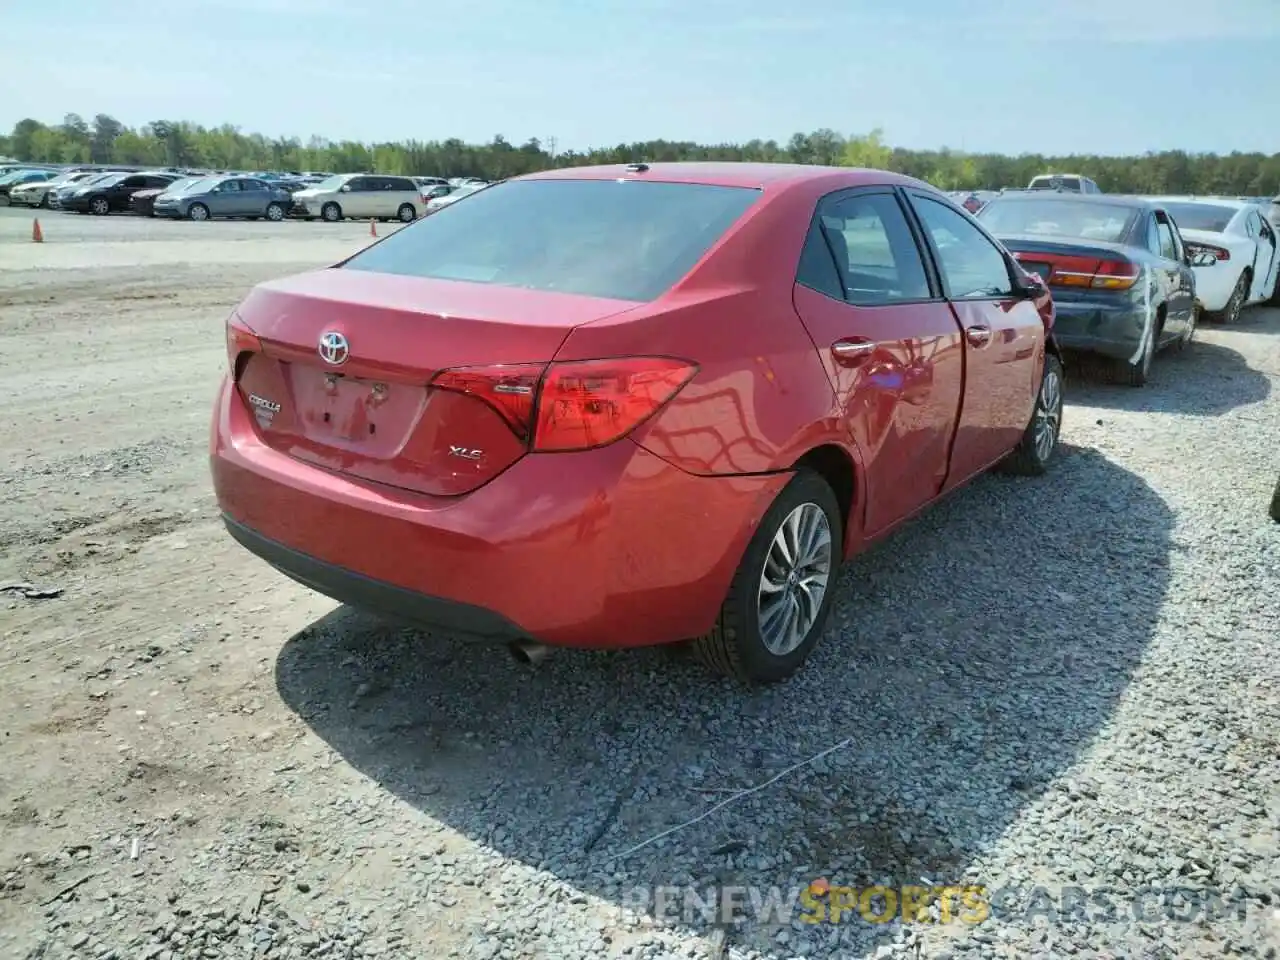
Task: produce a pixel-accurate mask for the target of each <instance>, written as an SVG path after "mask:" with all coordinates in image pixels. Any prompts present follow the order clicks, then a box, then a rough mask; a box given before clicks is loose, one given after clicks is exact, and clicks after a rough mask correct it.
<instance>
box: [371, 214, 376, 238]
mask: <svg viewBox="0 0 1280 960" xmlns="http://www.w3.org/2000/svg"><path fill="white" fill-rule="evenodd" d="M377 235H378V224H377V222H376V221H375V220H374V219H373V217H370V218H369V236H371V237H376V236H377Z"/></svg>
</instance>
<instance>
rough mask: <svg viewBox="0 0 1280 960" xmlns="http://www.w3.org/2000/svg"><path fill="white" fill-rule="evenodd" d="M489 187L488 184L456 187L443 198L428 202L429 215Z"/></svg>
mask: <svg viewBox="0 0 1280 960" xmlns="http://www.w3.org/2000/svg"><path fill="white" fill-rule="evenodd" d="M487 186H488V184H487V183H469V184H463V185H462V186H460V187H455V188H454V189H453V191H452V192H451V193H446V194H445V195H444V196H442V197H432V198H431V199H430V200H428V201H427V213H435V212H436V211H437V210H439V209H440V208H441V207H447V206H449V204H451V203H457V202H458V201H459V200H461V199H462V198H463V197H466V196H470V195H471V194H473V193H475V192H476V191H477V190H483V189H484V188H485V187H487Z"/></svg>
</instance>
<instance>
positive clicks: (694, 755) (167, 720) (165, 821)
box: [0, 211, 1280, 960]
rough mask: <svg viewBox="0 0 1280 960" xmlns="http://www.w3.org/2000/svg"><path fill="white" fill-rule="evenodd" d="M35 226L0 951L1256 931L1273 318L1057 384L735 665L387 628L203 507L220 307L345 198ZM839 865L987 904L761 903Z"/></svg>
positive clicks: (1088, 952)
mask: <svg viewBox="0 0 1280 960" xmlns="http://www.w3.org/2000/svg"><path fill="white" fill-rule="evenodd" d="M41 219H42V226H44V228H45V237H46V243H45V244H44V245H42V246H36V245H33V244H30V243H29V242H27V238H28V236H29V229H30V221H29V217H28V216H25V215H23V214H22V212H20V211H0V358H3V360H2V362H3V369H4V373H5V380H6V387H7V389H6V390H5V391H4V393H3V394H2V395H0V490H2V491H3V493H4V497H3V499H2V500H0V585H5V584H9V583H13V582H23V583H28V584H30V585H31V586H32V587H33V588H34V589H32V590H30V591H22V590H10V591H8V592H7V593H5V594H2V595H0V611H2V612H3V615H2V616H0V623H2V624H3V626H2V627H0V630H2V634H0V636H2V638H3V639H2V642H0V704H4V710H3V712H2V713H0V717H2V718H3V737H2V738H0V822H2V824H3V828H2V829H0V955H2V956H5V957H10V956H11V957H19V958H35V957H45V958H71V957H76V958H80V957H85V958H95V960H106V958H119V960H134V958H163V960H173V958H196V957H200V958H217V957H255V956H258V957H285V958H290V957H292V958H298V957H312V956H315V957H344V958H346V957H376V956H384V957H393V958H400V957H404V958H417V957H444V956H450V957H452V956H458V957H475V958H496V957H502V958H525V957H546V958H566V960H567V958H578V957H583V958H587V957H591V958H596V957H629V958H670V957H686V958H694V957H720V956H732V957H737V958H746V957H753V958H764V957H769V958H790V957H794V956H814V957H840V958H845V957H849V958H853V957H863V956H873V957H882V956H909V957H944V956H957V957H961V956H971V957H982V958H987V957H996V956H1008V957H1035V956H1042V957H1062V956H1069V955H1078V956H1111V957H1133V958H1141V957H1152V958H1156V957H1172V956H1190V957H1200V956H1206V957H1207V956H1222V955H1241V956H1274V955H1275V953H1276V950H1277V949H1280V917H1278V916H1277V908H1280V760H1278V758H1280V692H1277V691H1280V669H1278V668H1277V661H1276V657H1275V649H1276V643H1277V631H1276V623H1277V622H1280V616H1278V614H1280V609H1278V608H1280V601H1278V600H1277V597H1278V596H1280V590H1278V588H1280V582H1278V581H1280V573H1278V571H1280V527H1278V526H1277V525H1276V524H1274V523H1272V522H1271V521H1270V520H1269V519H1268V518H1267V515H1266V509H1267V504H1268V502H1269V500H1270V496H1271V491H1272V488H1273V487H1274V485H1275V482H1276V476H1277V471H1280V448H1278V447H1277V444H1276V442H1275V437H1276V436H1277V434H1278V432H1280V404H1278V403H1277V401H1276V399H1275V397H1274V396H1273V394H1272V388H1273V386H1274V385H1275V382H1276V380H1277V377H1280V311H1259V310H1253V311H1249V312H1247V313H1246V315H1245V317H1244V319H1243V320H1242V322H1241V324H1240V325H1239V326H1238V327H1237V328H1234V329H1225V328H1213V329H1209V330H1204V331H1202V332H1201V333H1200V334H1198V339H1197V342H1196V344H1195V345H1194V346H1193V347H1192V349H1191V350H1190V351H1189V352H1188V353H1187V354H1185V355H1183V356H1178V357H1173V356H1171V357H1164V356H1162V357H1160V358H1158V360H1157V364H1156V369H1155V374H1154V380H1153V383H1152V384H1151V385H1149V386H1148V387H1147V388H1145V389H1142V390H1137V391H1135V390H1131V389H1125V388H1119V387H1108V386H1103V385H1098V384H1093V383H1087V382H1083V383H1082V382H1075V383H1073V384H1072V391H1071V394H1070V400H1071V403H1070V406H1069V407H1068V410H1067V416H1068V420H1067V425H1066V435H1065V439H1066V441H1067V447H1066V449H1065V450H1064V456H1063V458H1062V460H1061V461H1060V463H1059V464H1058V466H1057V469H1056V470H1055V471H1054V472H1053V473H1052V474H1051V475H1050V476H1049V477H1047V478H1044V479H1042V480H1036V481H1028V480H1018V479H1010V478H1003V477H995V476H992V477H986V478H983V479H981V480H979V481H977V482H976V483H974V484H973V485H971V486H970V487H969V488H967V489H965V490H963V491H961V492H959V493H958V494H957V495H955V496H953V497H951V498H950V499H949V500H948V501H947V502H945V503H943V504H940V505H938V506H937V507H936V508H934V509H933V510H931V511H930V512H929V513H927V514H926V515H925V516H924V517H922V518H921V519H920V520H918V521H916V522H915V523H913V524H911V525H910V526H908V527H906V528H904V529H903V530H901V531H900V532H899V533H898V534H897V535H896V536H894V537H893V538H892V539H891V540H890V541H889V542H887V543H885V544H884V545H883V546H882V547H880V548H879V549H877V550H876V551H874V552H873V553H872V554H870V555H868V556H866V557H863V558H860V559H859V560H858V561H856V562H855V563H853V564H851V565H850V566H849V567H848V568H847V569H846V571H845V573H844V576H843V580H842V586H841V593H840V597H839V600H838V602H837V605H836V609H835V614H834V619H833V623H832V626H831V629H830V632H829V635H828V637H827V639H826V641H825V643H824V644H823V645H822V647H821V648H820V649H819V652H818V653H817V654H816V656H815V658H814V659H813V661H812V662H811V663H810V664H809V666H808V667H807V668H806V670H805V671H804V672H803V673H802V674H801V675H800V676H798V677H797V678H796V679H795V680H793V681H792V682H790V683H788V684H786V685H784V686H781V687H778V688H775V689H770V690H766V691H759V692H744V691H742V690H741V689H739V688H737V687H734V686H732V685H731V684H728V683H727V682H722V681H720V680H718V679H715V678H713V677H710V676H708V675H707V674H706V673H704V672H703V671H702V670H700V669H699V668H698V667H696V666H695V665H694V664H692V663H691V662H689V661H688V660H686V659H684V658H682V657H679V656H676V657H670V656H667V655H664V654H663V653H662V652H659V651H643V652H636V653H618V654H586V653H560V654H556V655H553V656H552V657H550V658H549V659H547V660H546V661H545V662H544V663H543V664H541V665H540V666H539V667H538V668H536V669H529V668H527V667H522V666H520V665H519V664H516V663H515V662H513V661H512V660H511V658H510V657H509V656H508V655H507V654H506V653H505V652H504V651H502V650H500V649H493V648H487V647H484V646H475V645H467V644H464V643H461V642H457V641H455V640H452V639H450V638H448V637H442V636H430V635H425V634H422V633H419V632H414V631H406V630H402V629H398V628H396V627H393V626H388V625H386V624H383V623H380V622H378V621H376V620H373V619H371V618H369V617H367V616H365V615H360V614H356V613H353V612H351V611H349V610H346V609H343V608H336V609H335V606H334V604H333V603H332V602H330V601H327V600H325V599H324V598H322V597H318V596H316V595H314V594H311V593H309V592H308V591H306V590H304V589H303V588H301V587H299V586H297V585H295V584H293V583H291V582H289V581H287V580H285V579H284V578H282V577H280V576H279V575H277V574H275V573H274V572H273V571H271V570H270V569H269V568H267V567H266V566H265V565H263V564H262V563H261V562H259V561H258V560H256V559H255V558H253V557H252V556H250V555H248V554H247V553H245V552H244V551H243V550H241V549H239V548H238V547H236V546H235V545H234V544H233V543H232V542H231V541H230V540H229V538H227V537H226V535H225V534H224V533H223V532H222V531H221V530H220V528H219V526H218V524H217V523H216V521H215V517H214V511H213V504H212V500H211V497H210V494H209V488H208V481H207V467H206V461H205V444H206V430H207V423H208V415H209V404H210V401H211V397H212V392H213V389H214V386H215V384H216V381H217V378H218V376H219V373H220V371H221V368H222V365H223V364H224V363H225V355H224V350H223V339H222V328H221V325H222V321H223V319H224V317H225V316H226V313H227V311H228V309H229V308H230V306H231V305H232V304H234V303H235V302H236V300H237V299H238V298H239V297H240V296H242V295H243V293H244V291H245V290H246V289H247V287H248V286H249V285H251V284H252V283H254V282H256V281H258V280H260V279H264V278H266V277H269V276H272V275H277V274H280V273H283V272H287V271H290V270H294V269H298V268H301V267H305V266H310V265H318V264H320V263H323V262H325V261H327V260H332V259H335V258H337V257H340V256H342V255H343V254H344V253H346V252H349V251H352V250H354V249H357V248H358V247H359V246H360V245H361V244H363V243H364V242H367V226H364V225H361V224H344V225H337V226H331V225H320V224H293V223H290V224H281V225H268V224H265V223H244V224H239V223H213V224H155V223H151V222H148V221H138V220H131V219H128V218H123V217H112V218H107V219H105V220H98V219H94V218H88V217H77V216H74V215H59V214H49V215H47V216H44V217H42V218H41ZM380 232H382V228H381V227H380ZM58 591H60V592H58ZM49 593H57V595H56V596H49V595H47V594H49ZM823 751H829V752H827V753H825V755H824V756H822V757H821V758H820V759H818V760H816V761H814V762H812V763H807V764H804V765H802V766H800V767H799V768H797V769H794V770H790V772H787V771H788V770H789V768H791V767H793V766H794V765H796V764H799V763H801V762H802V761H805V760H807V759H808V758H810V757H813V756H815V755H817V754H819V753H822V752H823ZM779 774H782V776H781V777H780V778H779V779H777V780H776V781H775V782H773V783H771V784H769V785H768V786H765V787H764V788H762V789H758V790H755V791H754V792H751V793H749V794H746V795H741V796H740V795H738V794H737V793H735V791H740V790H743V789H751V788H753V787H755V786H756V785H759V784H762V783H765V782H766V781H769V780H770V779H771V778H774V777H777V776H778V775H779ZM722 803H723V804H725V805H724V806H723V807H721V808H719V809H713V808H716V807H717V805H719V804H722ZM702 815H706V816H703V818H702V819H701V820H699V821H698V822H696V823H694V824H692V825H690V826H688V827H686V828H683V829H680V830H677V831H676V832H674V833H671V834H669V835H668V836H666V837H664V838H662V839H660V840H658V841H656V842H652V843H648V844H646V845H644V846H642V847H640V849H634V848H636V847H637V845H640V844H645V841H647V840H649V839H650V838H652V837H654V836H655V835H658V834H660V833H662V832H663V831H667V830H670V829H672V828H675V827H677V826H679V825H680V824H682V823H684V822H687V821H689V820H691V819H694V818H696V817H699V816H702ZM819 878H822V879H823V880H825V881H826V882H827V883H828V884H829V885H830V886H831V890H830V891H829V892H826V893H823V890H824V889H825V888H824V887H823V886H822V884H820V883H819V884H817V885H812V884H813V882H814V881H816V880H818V879H819ZM872 885H884V886H887V887H890V888H893V889H894V890H896V891H897V892H898V893H899V894H900V893H901V889H902V887H903V886H904V885H918V886H921V887H935V886H937V887H944V886H947V887H969V886H974V887H982V888H984V890H983V891H982V892H975V891H970V892H969V893H968V894H967V895H968V896H969V898H970V901H969V904H968V907H969V908H973V907H974V906H975V904H977V905H978V906H979V907H981V905H982V904H987V906H986V907H984V908H981V909H979V910H977V911H976V912H975V910H974V909H968V910H967V912H965V911H960V909H959V907H960V904H957V905H956V906H955V907H954V908H952V909H950V910H949V916H950V921H951V922H947V923H943V922H908V923H903V922H901V914H902V912H903V911H902V909H901V902H900V901H901V898H900V896H895V897H894V898H893V899H894V900H895V901H897V903H896V904H893V905H892V906H897V908H898V909H897V914H898V917H899V919H897V920H894V921H892V922H884V923H875V922H870V921H868V920H867V919H863V918H861V917H859V916H857V914H856V913H853V914H849V913H846V914H845V915H844V916H843V917H842V921H843V922H839V923H832V922H823V923H817V924H810V923H805V922H803V919H802V917H804V916H808V917H810V918H812V917H813V916H814V911H815V910H816V909H818V907H820V906H821V907H825V905H827V904H831V903H840V904H844V905H846V906H847V905H848V904H849V903H850V902H851V901H854V900H856V899H857V893H856V891H855V892H854V893H850V892H849V890H848V889H847V888H866V887H868V886H872ZM806 889H807V890H808V891H809V892H808V893H806V894H805V895H804V897H805V899H800V900H795V899H793V898H794V895H795V893H796V892H797V891H800V890H806ZM1158 891H1165V895H1164V896H1165V900H1167V901H1168V903H1166V904H1162V903H1161V900H1160V898H1159V896H1158V895H1157V893H1158ZM1176 891H1182V893H1176ZM717 892H718V893H719V895H720V896H721V897H723V898H727V899H731V900H732V902H733V903H734V904H736V905H737V907H738V914H739V915H738V916H736V917H735V916H729V915H728V911H716V910H707V909H703V908H705V906H706V905H705V904H704V903H702V902H701V898H710V897H713V896H715V895H716V894H717ZM873 892H874V891H872V892H869V893H868V894H867V896H866V898H865V899H864V906H865V907H866V908H867V909H868V910H871V911H876V912H883V911H884V910H885V909H886V907H888V906H891V905H889V904H886V903H884V902H882V901H881V900H880V899H877V898H876V897H873V896H872V893H873ZM664 896H669V897H670V898H671V899H669V900H663V901H661V904H662V906H661V908H660V907H659V906H657V905H655V900H654V898H655V897H664ZM1187 896H1194V897H1197V898H1201V899H1203V898H1206V897H1207V900H1205V902H1199V903H1197V902H1184V899H1183V898H1184V897H1187ZM815 897H816V898H817V899H814V898H815ZM771 898H773V899H771ZM961 899H962V900H963V897H962V898H961ZM924 902H925V903H927V899H926V900H925V901H924ZM946 902H947V904H948V906H949V907H950V906H951V902H950V899H949V898H948V899H947V901H946ZM645 903H647V904H648V908H649V913H650V914H652V913H654V912H657V913H660V914H662V916H663V917H664V918H665V922H656V921H655V920H654V919H653V918H652V916H650V917H647V918H646V917H644V916H643V915H642V913H643V911H642V910H641V909H640V908H641V906H642V905H643V904H645ZM984 913H985V914H987V916H986V919H985V920H983V922H980V923H975V922H971V921H974V920H978V919H982V916H983V914H984ZM824 916H825V917H826V919H827V920H828V921H829V920H830V916H829V915H826V914H824ZM931 917H932V918H933V919H935V920H939V921H940V920H941V919H943V917H942V915H941V906H940V904H938V903H935V904H934V905H933V906H932V907H931V908H926V909H925V912H924V914H923V918H924V919H925V920H929V919H930V918H931ZM908 918H909V919H917V918H916V916H915V913H914V907H913V909H912V910H911V911H908Z"/></svg>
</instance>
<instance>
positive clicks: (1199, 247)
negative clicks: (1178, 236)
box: [1186, 243, 1231, 263]
mask: <svg viewBox="0 0 1280 960" xmlns="http://www.w3.org/2000/svg"><path fill="white" fill-rule="evenodd" d="M1186 247H1187V250H1188V252H1190V253H1209V254H1212V255H1213V258H1214V259H1215V260H1217V261H1218V262H1219V263H1221V262H1222V261H1223V260H1230V259H1231V251H1230V250H1227V249H1226V248H1224V247H1215V246H1214V245H1213V244H1211V243H1188V244H1186Z"/></svg>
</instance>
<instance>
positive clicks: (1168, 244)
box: [1152, 210, 1196, 341]
mask: <svg viewBox="0 0 1280 960" xmlns="http://www.w3.org/2000/svg"><path fill="white" fill-rule="evenodd" d="M1152 218H1153V219H1154V221H1155V226H1156V235H1157V236H1158V237H1159V238H1160V249H1159V251H1158V254H1159V257H1160V267H1161V269H1162V271H1163V273H1164V277H1165V280H1164V298H1165V300H1164V302H1165V314H1164V336H1163V338H1162V339H1163V340H1165V341H1168V340H1174V339H1177V338H1179V337H1181V336H1182V335H1183V334H1184V333H1185V332H1186V329H1187V327H1188V326H1189V325H1190V323H1191V314H1192V312H1193V311H1194V310H1195V302H1196V294H1195V291H1196V288H1195V280H1194V279H1192V276H1191V268H1190V267H1189V266H1187V263H1186V249H1185V248H1184V247H1183V246H1182V236H1181V235H1180V234H1179V233H1178V229H1177V227H1175V226H1174V224H1173V221H1172V220H1170V219H1169V215H1168V214H1167V213H1165V212H1164V211H1163V210H1157V211H1155V213H1153V214H1152Z"/></svg>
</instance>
